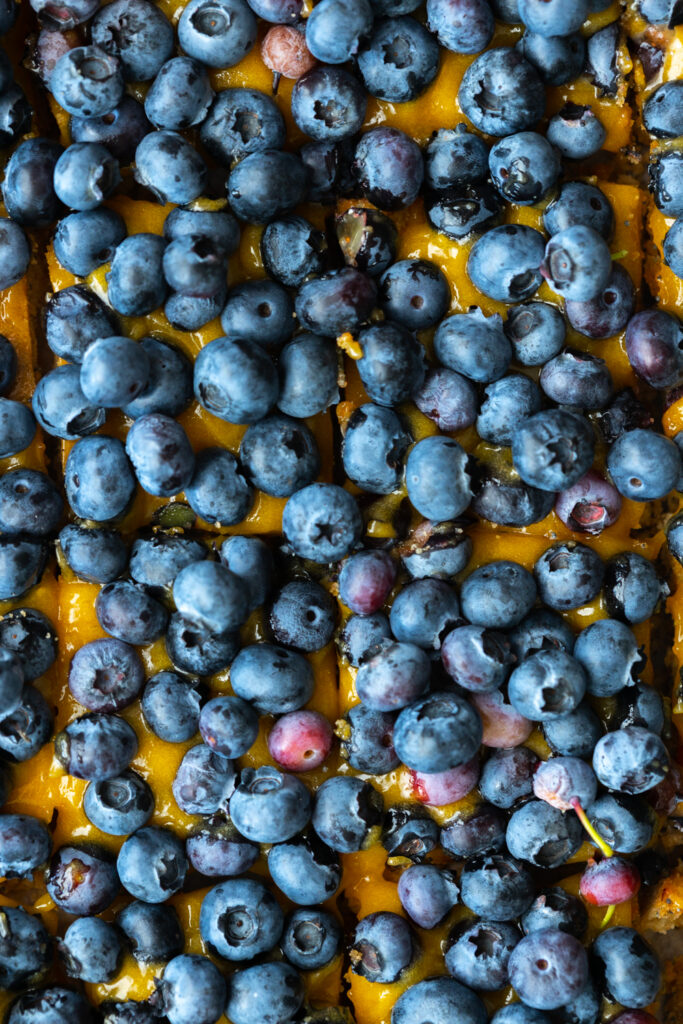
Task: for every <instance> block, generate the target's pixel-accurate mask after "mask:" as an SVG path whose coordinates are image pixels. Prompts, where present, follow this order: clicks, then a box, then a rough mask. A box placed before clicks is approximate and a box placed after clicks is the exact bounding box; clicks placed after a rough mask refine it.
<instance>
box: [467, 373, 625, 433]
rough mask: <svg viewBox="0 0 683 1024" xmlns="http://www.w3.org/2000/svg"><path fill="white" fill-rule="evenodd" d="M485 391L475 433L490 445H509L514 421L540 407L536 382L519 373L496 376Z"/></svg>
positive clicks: (532, 413)
mask: <svg viewBox="0 0 683 1024" xmlns="http://www.w3.org/2000/svg"><path fill="white" fill-rule="evenodd" d="M544 371H545V367H544ZM608 379H609V375H608ZM542 381H543V377H542V376H541V382H542ZM610 383H611V379H610ZM484 394H485V395H486V398H485V399H484V400H483V402H482V403H481V406H480V409H479V415H478V416H477V433H478V434H479V436H480V437H481V438H483V440H485V441H491V442H492V443H493V444H504V445H509V444H510V442H511V441H512V437H513V434H514V431H515V429H516V427H517V424H518V423H519V422H520V421H521V420H524V419H528V417H529V416H533V415H534V413H537V412H538V411H539V409H540V408H541V393H540V391H539V389H538V386H537V384H536V382H535V381H534V380H532V379H531V378H530V377H527V376H525V375H524V374H521V373H511V374H509V375H508V376H506V377H501V378H499V379H498V380H497V381H494V382H493V383H491V384H489V385H488V387H486V388H484Z"/></svg>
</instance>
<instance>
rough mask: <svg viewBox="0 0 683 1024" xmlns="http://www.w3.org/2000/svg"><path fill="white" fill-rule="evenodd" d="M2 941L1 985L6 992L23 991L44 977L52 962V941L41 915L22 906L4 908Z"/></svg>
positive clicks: (2, 911)
mask: <svg viewBox="0 0 683 1024" xmlns="http://www.w3.org/2000/svg"><path fill="white" fill-rule="evenodd" d="M0 921H2V938H0V953H1V955H2V967H1V968H0V984H2V987H3V988H4V989H12V988H18V987H21V988H23V987H24V986H25V985H27V984H29V983H30V982H31V981H33V980H34V978H35V977H36V976H38V977H40V975H41V974H42V972H43V970H44V968H45V967H47V966H48V964H49V963H50V960H51V954H52V945H51V939H50V936H49V935H48V933H47V931H46V930H45V927H44V925H43V923H42V921H41V920H40V917H39V916H38V915H33V914H28V913H27V912H26V911H25V910H23V909H22V908H21V907H11V906H4V907H3V908H2V910H1V911H0Z"/></svg>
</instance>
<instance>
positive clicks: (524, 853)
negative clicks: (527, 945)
mask: <svg viewBox="0 0 683 1024" xmlns="http://www.w3.org/2000/svg"><path fill="white" fill-rule="evenodd" d="M548 763H550V764H552V761H551V762H548ZM580 763H581V764H583V762H580ZM582 840H583V830H582V828H581V824H580V823H579V820H578V818H577V817H575V816H574V815H573V814H565V813H563V811H561V810H559V809H558V808H557V807H553V806H551V805H550V804H548V803H546V802H545V800H530V801H529V802H528V803H526V804H524V805H523V806H522V807H520V808H519V809H518V810H516V811H514V812H513V814H512V817H511V818H510V821H509V822H508V827H507V833H506V842H507V847H508V850H509V851H510V853H511V854H512V856H513V857H517V858H519V859H520V860H525V861H528V862H529V863H530V864H533V865H535V866H536V867H540V868H557V867H559V866H560V865H561V864H565V863H566V862H567V860H568V859H569V858H570V857H571V856H573V854H575V853H576V851H577V850H578V848H579V846H580V845H581V843H582ZM538 1009H541V1007H538ZM547 1009H549V1007H547Z"/></svg>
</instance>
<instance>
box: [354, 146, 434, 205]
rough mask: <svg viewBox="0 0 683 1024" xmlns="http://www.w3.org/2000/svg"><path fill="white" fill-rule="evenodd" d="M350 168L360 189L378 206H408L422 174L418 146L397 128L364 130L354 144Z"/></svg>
mask: <svg viewBox="0 0 683 1024" xmlns="http://www.w3.org/2000/svg"><path fill="white" fill-rule="evenodd" d="M353 168H354V173H355V175H356V178H357V180H358V185H359V187H360V189H361V192H362V193H363V195H364V196H365V198H366V199H368V200H369V201H370V202H371V203H374V205H375V206H378V207H379V208H380V209H381V210H400V209H403V208H404V207H406V206H410V204H411V203H413V202H414V201H415V199H416V197H417V195H418V193H419V191H420V188H421V186H422V179H423V177H424V161H423V159H422V152H421V150H420V147H419V146H418V145H417V143H416V142H415V141H414V140H413V139H412V138H411V137H410V136H408V135H406V134H405V133H404V132H402V131H400V130H399V129H398V128H385V127H381V128H371V129H370V130H369V131H367V132H365V133H364V134H363V135H362V136H361V139H360V142H359V143H358V145H357V146H356V152H355V155H354V163H353Z"/></svg>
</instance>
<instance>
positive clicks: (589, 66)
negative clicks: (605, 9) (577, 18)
mask: <svg viewBox="0 0 683 1024" xmlns="http://www.w3.org/2000/svg"><path fill="white" fill-rule="evenodd" d="M619 52H620V38H619V26H618V25H617V24H615V23H610V24H609V25H605V27H604V28H601V29H598V31H597V32H595V33H594V34H593V35H592V36H591V37H590V38H589V39H588V40H587V42H586V70H587V73H588V75H589V76H590V77H591V78H592V79H593V83H594V84H595V85H596V86H597V87H598V89H599V91H600V93H601V94H604V95H607V96H616V94H617V92H618V91H619V85H620V83H621V81H622V73H621V69H620V67H619Z"/></svg>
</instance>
